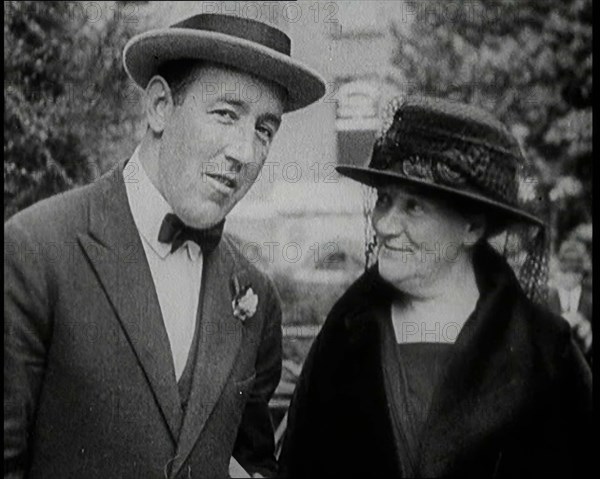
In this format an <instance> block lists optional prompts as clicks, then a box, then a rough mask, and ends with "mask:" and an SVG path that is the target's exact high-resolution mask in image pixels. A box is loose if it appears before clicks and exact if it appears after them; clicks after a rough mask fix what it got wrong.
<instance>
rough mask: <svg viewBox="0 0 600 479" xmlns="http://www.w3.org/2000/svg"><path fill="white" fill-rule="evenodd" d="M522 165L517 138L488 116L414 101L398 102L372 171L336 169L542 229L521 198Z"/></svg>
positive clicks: (427, 100)
mask: <svg viewBox="0 0 600 479" xmlns="http://www.w3.org/2000/svg"><path fill="white" fill-rule="evenodd" d="M524 163H525V158H524V157H523V154H522V152H521V148H520V147H519V144H518V143H517V141H516V139H515V138H514V137H513V135H512V134H511V133H510V132H509V131H508V130H507V129H506V127H505V126H504V125H503V124H502V123H500V122H499V121H498V120H496V119H495V118H494V117H493V116H492V115H491V114H490V113H488V112H486V111H484V110H482V109H480V108H477V107H474V106H471V105H466V104H462V103H457V102H454V101H450V100H442V99H439V98H428V97H417V96H413V97H407V98H405V99H404V100H403V101H402V102H399V103H397V106H396V108H394V111H393V121H392V123H391V125H390V126H389V128H388V129H387V130H386V131H385V133H384V134H383V135H382V137H381V138H380V139H378V141H377V142H376V144H375V146H374V148H373V154H372V157H371V160H370V162H369V164H368V166H364V167H362V166H338V167H337V168H336V169H337V171H338V172H339V173H340V174H342V175H344V176H347V177H350V178H352V179H354V180H357V181H359V182H361V183H364V184H367V185H369V186H375V187H376V186H378V185H380V184H382V183H388V184H389V183H396V184H404V185H413V186H417V187H419V189H421V190H423V191H424V192H427V191H429V192H432V193H439V194H445V195H446V196H447V197H448V198H450V199H451V198H452V197H454V198H460V199H463V200H467V202H468V201H470V202H472V203H475V204H479V205H480V206H481V207H483V208H484V209H485V210H486V211H489V212H490V213H491V214H494V215H495V216H497V217H498V218H503V219H505V220H509V222H510V220H514V221H518V222H526V223H530V224H534V225H540V226H542V225H543V221H542V220H540V219H539V218H538V217H537V216H535V215H534V214H532V213H531V212H530V211H527V209H526V208H525V207H524V201H523V200H522V198H520V197H519V180H518V172H519V169H520V168H521V167H522V166H523V165H524ZM534 200H537V197H536V198H534ZM463 202H464V201H463Z"/></svg>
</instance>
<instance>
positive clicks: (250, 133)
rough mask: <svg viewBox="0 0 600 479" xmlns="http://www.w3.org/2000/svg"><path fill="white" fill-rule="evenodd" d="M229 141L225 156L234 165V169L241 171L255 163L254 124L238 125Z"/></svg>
mask: <svg viewBox="0 0 600 479" xmlns="http://www.w3.org/2000/svg"><path fill="white" fill-rule="evenodd" d="M228 140H229V141H228V145H227V147H226V149H225V156H226V157H227V159H228V160H229V161H230V162H233V163H234V165H232V167H233V168H235V169H237V170H239V169H240V168H241V167H242V166H243V165H246V164H249V163H252V162H253V161H255V158H254V157H255V154H254V153H255V152H254V147H255V132H254V124H250V122H244V123H240V124H238V125H236V128H234V129H233V131H232V132H231V135H230V137H229V139H228Z"/></svg>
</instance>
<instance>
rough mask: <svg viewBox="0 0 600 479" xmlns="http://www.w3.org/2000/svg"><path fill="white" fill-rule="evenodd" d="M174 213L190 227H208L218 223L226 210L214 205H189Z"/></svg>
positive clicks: (225, 213)
mask: <svg viewBox="0 0 600 479" xmlns="http://www.w3.org/2000/svg"><path fill="white" fill-rule="evenodd" d="M175 213H176V214H177V216H179V218H181V221H183V222H184V223H185V224H186V225H188V226H191V227H192V228H210V227H211V226H214V225H216V224H217V223H220V222H221V221H222V220H223V218H225V215H227V213H228V210H226V209H224V208H222V207H219V208H217V207H216V205H214V206H213V205H206V206H204V207H203V208H194V207H193V206H189V207H188V208H185V209H184V210H183V211H181V212H180V213H177V212H175Z"/></svg>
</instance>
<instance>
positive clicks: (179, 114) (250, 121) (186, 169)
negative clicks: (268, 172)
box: [158, 65, 284, 228]
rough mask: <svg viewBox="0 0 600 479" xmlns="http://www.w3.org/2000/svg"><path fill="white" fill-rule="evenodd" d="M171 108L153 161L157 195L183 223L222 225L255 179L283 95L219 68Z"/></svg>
mask: <svg viewBox="0 0 600 479" xmlns="http://www.w3.org/2000/svg"><path fill="white" fill-rule="evenodd" d="M197 72H198V73H197V75H198V76H197V78H196V79H195V81H194V82H193V83H192V84H190V85H189V86H188V87H187V89H186V90H185V92H184V95H185V98H184V100H183V103H182V104H181V105H179V106H177V105H175V106H174V107H173V111H172V114H171V115H170V117H169V118H168V121H167V123H166V125H165V128H164V131H163V134H162V139H161V146H160V151H159V159H158V181H159V184H160V190H161V193H162V194H163V196H164V197H165V199H166V200H167V202H168V203H169V204H170V205H171V208H173V211H174V212H175V213H176V214H177V215H178V216H179V217H180V218H181V219H182V221H183V222H185V223H186V224H188V225H190V226H194V227H197V228H202V227H208V226H211V225H214V224H216V223H218V222H219V221H221V220H222V219H223V218H224V217H225V216H226V215H227V214H228V213H229V212H230V211H231V209H232V208H233V207H234V206H235V205H236V204H237V202H238V201H239V200H240V199H242V198H243V197H244V195H245V194H246V193H247V192H248V190H249V189H250V187H251V186H252V184H253V183H254V182H255V181H256V178H257V177H258V175H259V173H260V170H261V168H262V166H263V164H264V162H265V160H266V158H267V153H268V152H269V148H270V147H271V142H272V141H273V137H274V136H275V133H276V132H277V130H278V128H279V124H280V122H281V115H282V113H283V107H284V106H283V90H282V89H281V88H279V87H278V86H276V85H274V84H272V83H269V82H267V81H264V80H261V79H259V78H257V77H254V76H252V75H249V74H246V73H242V72H238V71H236V70H233V69H229V68H226V67H217V66H208V65H206V66H203V67H200V68H199V69H198V70H197Z"/></svg>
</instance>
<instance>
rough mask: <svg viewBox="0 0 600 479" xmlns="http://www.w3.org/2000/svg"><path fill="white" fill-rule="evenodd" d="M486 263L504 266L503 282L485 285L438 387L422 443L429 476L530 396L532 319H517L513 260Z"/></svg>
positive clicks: (490, 434) (457, 459) (492, 431)
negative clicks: (510, 268) (528, 325)
mask: <svg viewBox="0 0 600 479" xmlns="http://www.w3.org/2000/svg"><path fill="white" fill-rule="evenodd" d="M484 264H485V265H487V269H488V271H494V270H495V268H499V269H501V270H503V271H502V273H501V274H499V275H496V279H499V281H498V282H497V283H495V284H493V285H490V284H488V285H484V286H483V287H484V288H485V290H486V292H485V299H484V300H483V301H482V302H481V303H480V304H479V305H478V307H477V310H476V312H475V314H474V315H473V316H472V317H471V318H469V320H468V321H467V323H465V325H464V327H463V329H462V331H461V333H460V335H459V337H458V339H457V341H456V344H455V347H456V350H455V353H454V355H453V357H452V359H451V361H450V363H449V365H448V370H447V373H446V374H445V376H444V378H443V379H442V380H441V381H440V384H438V386H437V388H436V391H435V392H434V395H433V398H432V404H431V408H430V414H429V418H428V420H427V423H426V425H425V428H424V434H423V437H424V441H423V443H422V444H421V454H420V471H419V475H420V476H423V477H441V476H447V475H449V474H451V473H452V471H453V470H455V468H456V467H459V466H460V464H461V462H462V461H463V460H464V459H467V458H469V457H471V458H472V456H473V452H474V451H475V450H476V448H477V447H478V446H480V445H481V444H485V443H488V444H489V443H490V441H493V438H494V437H496V438H498V437H499V433H501V432H502V430H503V429H504V428H505V427H506V426H507V425H509V424H510V423H511V421H512V419H513V417H514V413H515V411H516V410H517V409H518V407H519V405H523V403H524V402H525V401H527V398H528V397H529V395H528V390H527V388H528V385H529V384H531V383H532V382H531V381H532V379H533V378H532V377H531V376H532V370H531V364H530V363H527V362H526V361H522V358H523V357H526V356H525V355H524V354H523V352H524V351H525V350H526V349H527V348H528V345H527V342H528V340H529V339H528V338H529V333H528V331H527V330H526V322H525V321H521V320H518V319H517V318H519V317H521V315H522V314H523V312H522V311H520V304H522V302H521V301H520V296H521V295H522V293H521V291H520V290H519V289H518V288H516V287H514V285H515V282H516V281H517V280H516V278H513V280H514V282H513V281H511V280H510V276H509V275H512V272H509V271H507V270H506V268H508V266H506V268H505V267H503V265H500V264H496V265H495V264H493V260H490V261H486V262H485V263H484ZM496 271H498V269H496ZM487 274H489V272H488V273H487ZM480 286H481V285H480ZM515 319H517V320H515ZM517 358H521V361H518V360H517Z"/></svg>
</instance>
